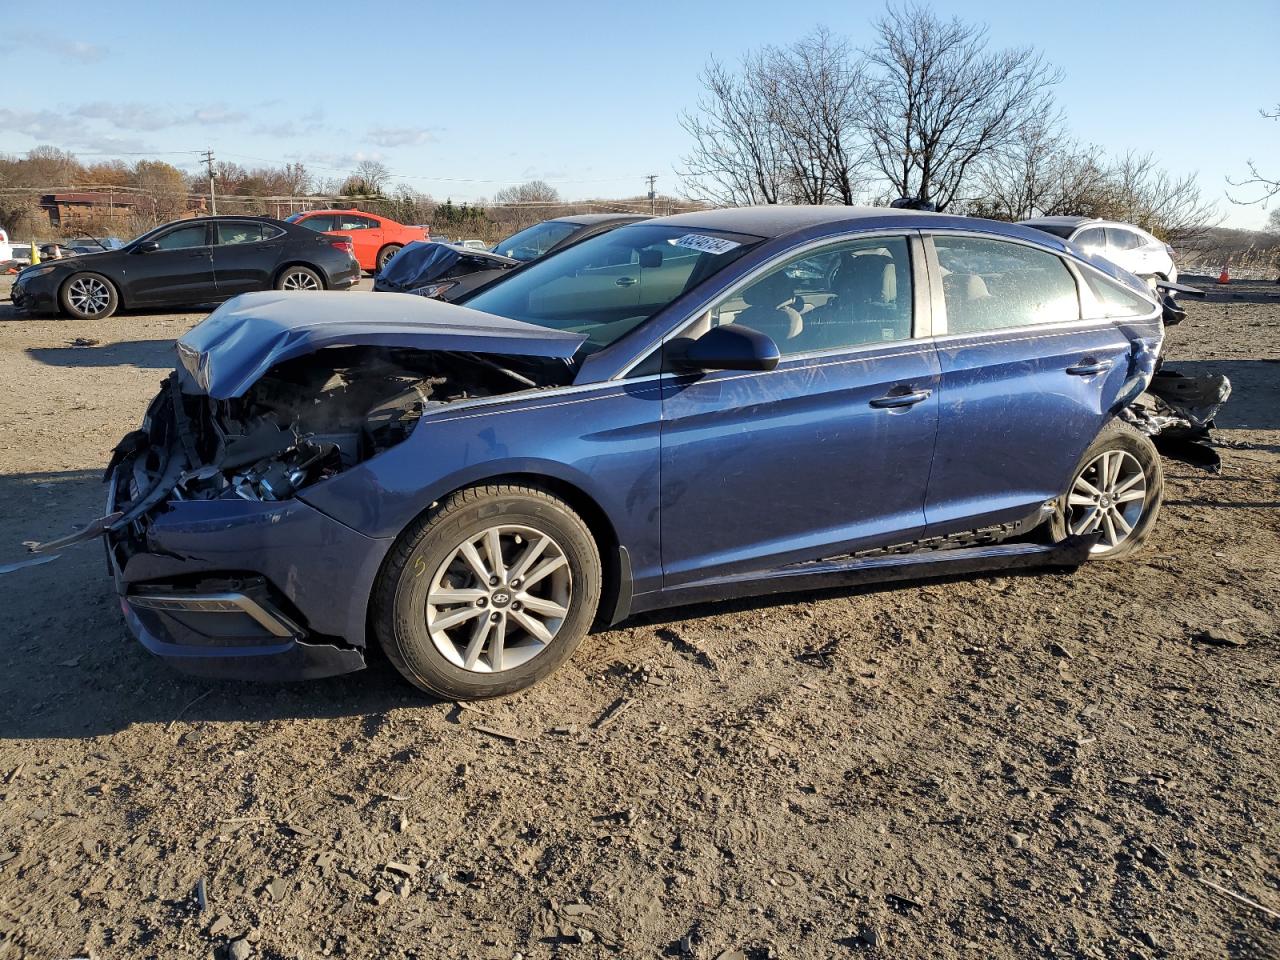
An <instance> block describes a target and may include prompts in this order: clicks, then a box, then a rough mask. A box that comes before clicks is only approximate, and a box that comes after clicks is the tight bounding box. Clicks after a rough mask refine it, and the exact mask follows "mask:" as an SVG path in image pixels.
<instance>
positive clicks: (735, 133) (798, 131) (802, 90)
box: [680, 27, 868, 204]
mask: <svg viewBox="0 0 1280 960" xmlns="http://www.w3.org/2000/svg"><path fill="white" fill-rule="evenodd" d="M701 80H702V85H703V88H704V94H703V97H702V98H701V100H700V101H699V103H698V109H697V110H696V111H695V112H694V113H691V114H685V115H684V116H682V117H681V121H680V122H681V125H682V126H683V127H684V129H685V130H686V131H687V132H688V133H689V134H690V136H691V137H692V138H693V141H694V147H693V150H692V152H691V153H690V154H689V156H687V157H685V159H684V166H685V169H684V170H683V171H682V173H683V175H684V177H685V178H686V181H687V182H688V185H689V186H688V190H689V193H690V194H691V195H692V196H694V197H695V198H697V199H701V200H706V201H709V202H712V203H719V204H750V203H807V204H815V203H833V202H834V203H852V202H853V201H854V199H855V198H856V197H857V195H858V194H859V193H861V191H862V188H863V186H864V185H865V183H866V179H867V176H866V173H867V160H868V156H867V151H866V149H865V143H864V142H863V141H862V139H861V138H860V132H861V128H860V125H859V123H858V119H859V117H858V111H859V108H860V104H861V100H862V65H861V62H860V60H859V59H858V58H857V57H856V56H855V54H854V51H853V50H852V49H851V48H850V46H849V44H848V42H847V41H844V40H841V39H838V38H836V37H834V36H832V34H831V32H830V31H828V30H826V29H825V28H822V27H819V28H818V29H816V30H814V31H813V32H812V33H811V34H809V35H808V36H807V37H805V38H804V39H802V40H799V41H798V42H796V43H793V44H791V45H790V46H786V47H773V46H769V47H765V48H764V49H762V50H759V51H757V52H754V53H751V54H748V55H747V56H746V57H745V58H744V59H743V61H742V65H741V69H740V71H739V72H738V73H731V72H730V71H729V70H728V69H727V68H726V67H725V66H724V65H723V64H721V63H719V62H718V61H715V60H712V61H711V62H710V63H709V64H708V65H707V67H706V69H705V70H704V71H703V73H702V76H701Z"/></svg>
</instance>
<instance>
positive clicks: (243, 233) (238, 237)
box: [218, 221, 262, 245]
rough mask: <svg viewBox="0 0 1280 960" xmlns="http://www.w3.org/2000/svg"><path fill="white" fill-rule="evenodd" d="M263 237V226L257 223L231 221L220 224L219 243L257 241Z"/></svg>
mask: <svg viewBox="0 0 1280 960" xmlns="http://www.w3.org/2000/svg"><path fill="white" fill-rule="evenodd" d="M261 239H262V226H261V225H260V224H257V223H249V222H247V221H246V222H235V221H233V222H231V223H219V224H218V243H220V244H223V245H226V244H230V243H257V242H258V241H259V240H261Z"/></svg>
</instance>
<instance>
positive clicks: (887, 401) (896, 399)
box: [870, 390, 933, 410]
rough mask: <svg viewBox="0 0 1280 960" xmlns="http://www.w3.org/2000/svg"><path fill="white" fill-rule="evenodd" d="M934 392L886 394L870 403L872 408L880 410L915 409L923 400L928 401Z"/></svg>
mask: <svg viewBox="0 0 1280 960" xmlns="http://www.w3.org/2000/svg"><path fill="white" fill-rule="evenodd" d="M931 393H933V391H932V390H913V391H909V392H906V393H893V392H890V393H886V394H885V395H884V396H883V397H876V398H875V399H874V400H872V401H870V403H871V406H873V407H875V408H876V409H878V410H883V409H885V408H886V407H914V406H915V405H916V404H917V403H919V402H920V401H922V400H928V399H929V395H930V394H931Z"/></svg>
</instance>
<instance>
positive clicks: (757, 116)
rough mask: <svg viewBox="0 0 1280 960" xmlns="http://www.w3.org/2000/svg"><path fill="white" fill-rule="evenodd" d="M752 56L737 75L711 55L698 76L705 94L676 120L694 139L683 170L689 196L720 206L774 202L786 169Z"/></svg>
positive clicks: (785, 180)
mask: <svg viewBox="0 0 1280 960" xmlns="http://www.w3.org/2000/svg"><path fill="white" fill-rule="evenodd" d="M756 60H758V57H749V58H748V59H747V60H746V61H744V64H743V72H742V74H741V75H736V74H733V73H731V72H730V71H729V70H728V69H727V68H726V67H725V66H724V64H722V63H720V62H719V61H717V60H714V59H713V60H712V61H711V62H710V63H708V64H707V66H706V69H704V70H703V71H702V74H701V76H700V77H699V79H700V81H701V82H702V86H703V90H704V93H703V96H702V97H701V98H700V99H699V100H698V107H697V109H696V110H695V111H694V112H692V113H685V114H682V115H681V117H680V125H681V126H682V127H684V129H685V131H686V132H687V133H688V134H689V136H690V137H692V138H693V150H692V151H691V152H690V154H689V155H688V156H687V157H685V158H684V169H683V170H682V171H681V174H682V176H684V178H685V180H686V182H687V184H688V187H687V189H688V192H689V195H690V197H692V198H693V199H697V200H705V201H706V202H708V203H713V204H718V205H721V206H740V205H744V204H756V203H778V202H780V200H781V199H782V197H783V192H784V189H785V187H786V182H787V179H788V174H787V172H786V161H785V159H784V157H783V155H782V148H781V144H780V142H779V141H780V138H779V136H778V126H777V123H776V118H775V114H774V111H773V110H772V109H771V108H770V106H769V104H768V102H767V101H766V100H765V99H764V98H763V97H762V96H761V94H760V90H759V89H758V87H757V85H756V84H755V83H754V77H755V74H756V73H757V70H756Z"/></svg>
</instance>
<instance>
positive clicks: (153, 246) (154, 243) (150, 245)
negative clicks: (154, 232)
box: [133, 240, 160, 253]
mask: <svg viewBox="0 0 1280 960" xmlns="http://www.w3.org/2000/svg"><path fill="white" fill-rule="evenodd" d="M159 249H160V241H159V240H144V241H143V242H142V243H140V244H138V245H137V246H136V247H134V248H133V252H134V253H155V252H156V251H157V250H159Z"/></svg>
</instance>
